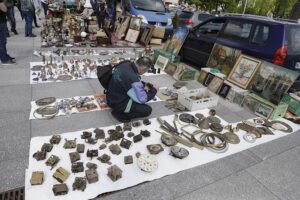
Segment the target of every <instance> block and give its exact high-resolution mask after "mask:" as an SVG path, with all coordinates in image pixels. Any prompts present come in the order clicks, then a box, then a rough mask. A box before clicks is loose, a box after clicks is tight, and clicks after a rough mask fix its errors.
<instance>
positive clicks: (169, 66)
mask: <svg viewBox="0 0 300 200" xmlns="http://www.w3.org/2000/svg"><path fill="white" fill-rule="evenodd" d="M176 70H177V65H176V64H174V63H172V62H169V63H168V64H167V66H166V68H165V70H164V71H165V72H166V73H167V74H169V75H170V76H173V75H174V74H175V72H176Z"/></svg>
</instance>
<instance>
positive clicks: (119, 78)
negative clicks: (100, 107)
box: [106, 57, 157, 122]
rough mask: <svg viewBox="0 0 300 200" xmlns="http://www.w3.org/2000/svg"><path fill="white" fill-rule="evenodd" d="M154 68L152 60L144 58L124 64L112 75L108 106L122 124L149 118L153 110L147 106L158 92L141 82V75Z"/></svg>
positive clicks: (115, 69) (108, 91) (118, 66)
mask: <svg viewBox="0 0 300 200" xmlns="http://www.w3.org/2000/svg"><path fill="white" fill-rule="evenodd" d="M152 67H153V63H152V61H151V59H150V58H147V57H142V58H139V59H138V60H137V61H136V62H134V63H132V62H129V61H128V62H123V63H121V64H119V65H117V66H116V67H115V68H114V70H113V73H112V77H111V80H110V82H109V85H108V88H107V92H106V95H107V104H108V105H109V106H110V107H111V108H112V109H113V111H112V115H113V116H114V117H115V118H116V119H117V120H118V121H120V122H129V121H131V120H132V119H134V118H143V117H148V116H149V115H150V114H151V112H152V108H151V107H150V106H149V105H146V104H145V103H147V102H148V101H150V100H152V99H153V98H154V97H155V95H156V93H157V90H156V89H155V88H154V87H153V85H152V84H150V83H144V82H142V81H141V78H140V75H142V74H144V73H146V72H147V71H148V70H149V69H150V68H152Z"/></svg>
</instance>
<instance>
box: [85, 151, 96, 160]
mask: <svg viewBox="0 0 300 200" xmlns="http://www.w3.org/2000/svg"><path fill="white" fill-rule="evenodd" d="M96 156H98V150H97V149H95V150H89V149H88V150H87V152H86V157H90V158H91V160H92V159H93V157H96Z"/></svg>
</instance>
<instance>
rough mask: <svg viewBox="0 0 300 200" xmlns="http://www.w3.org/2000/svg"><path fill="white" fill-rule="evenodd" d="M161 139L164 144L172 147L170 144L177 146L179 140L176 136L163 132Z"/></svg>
mask: <svg viewBox="0 0 300 200" xmlns="http://www.w3.org/2000/svg"><path fill="white" fill-rule="evenodd" d="M160 139H161V141H162V143H163V144H164V145H166V146H168V147H170V146H175V145H176V144H177V140H176V139H175V137H173V136H171V135H167V134H161V138H160Z"/></svg>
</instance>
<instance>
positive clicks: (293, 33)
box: [288, 26, 300, 54]
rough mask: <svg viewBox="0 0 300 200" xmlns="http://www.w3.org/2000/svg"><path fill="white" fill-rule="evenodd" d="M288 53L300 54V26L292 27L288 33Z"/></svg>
mask: <svg viewBox="0 0 300 200" xmlns="http://www.w3.org/2000/svg"><path fill="white" fill-rule="evenodd" d="M288 42H289V44H288V47H289V50H288V53H289V54H295V53H300V26H292V27H290V28H289V31H288Z"/></svg>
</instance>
